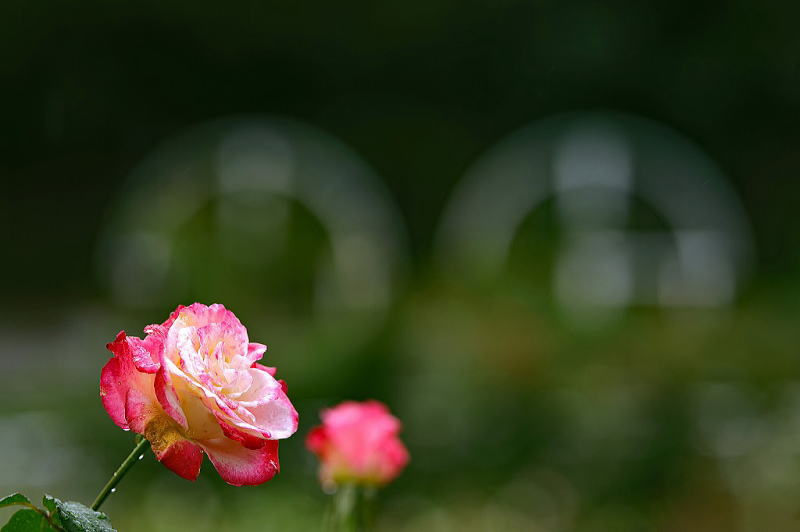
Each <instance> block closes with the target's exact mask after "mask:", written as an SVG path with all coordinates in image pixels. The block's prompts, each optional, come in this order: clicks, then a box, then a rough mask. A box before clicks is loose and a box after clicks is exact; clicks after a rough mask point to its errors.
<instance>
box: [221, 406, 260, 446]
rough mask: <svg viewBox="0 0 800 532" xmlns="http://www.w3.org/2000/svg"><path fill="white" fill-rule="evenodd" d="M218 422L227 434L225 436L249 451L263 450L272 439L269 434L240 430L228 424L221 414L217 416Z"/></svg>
mask: <svg viewBox="0 0 800 532" xmlns="http://www.w3.org/2000/svg"><path fill="white" fill-rule="evenodd" d="M217 422H218V423H219V426H220V428H221V429H222V432H223V434H225V436H227V437H228V438H230V439H232V440H236V441H238V442H239V443H241V444H242V445H244V446H245V447H247V448H248V449H260V448H262V447H263V446H264V444H265V443H266V442H267V440H268V439H269V437H270V434H269V433H267V434H264V433H257V435H256V434H252V433H250V432H246V431H243V430H239V429H238V428H236V427H234V426H233V425H231V424H230V423H228V422H227V421H226V420H225V418H224V417H222V416H221V415H219V414H217Z"/></svg>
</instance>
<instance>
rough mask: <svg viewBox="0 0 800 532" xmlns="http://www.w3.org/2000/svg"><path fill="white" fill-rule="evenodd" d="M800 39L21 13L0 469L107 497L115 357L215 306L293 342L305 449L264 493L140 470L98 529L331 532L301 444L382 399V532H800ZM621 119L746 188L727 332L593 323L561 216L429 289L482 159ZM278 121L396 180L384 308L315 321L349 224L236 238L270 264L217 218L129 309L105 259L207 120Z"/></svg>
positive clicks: (261, 17)
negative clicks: (401, 261) (135, 192)
mask: <svg viewBox="0 0 800 532" xmlns="http://www.w3.org/2000/svg"><path fill="white" fill-rule="evenodd" d="M798 15H800V7H798V6H793V5H788V4H786V3H783V2H776V1H768V2H760V3H759V2H737V3H723V2H712V1H709V2H702V3H696V2H677V3H676V2H671V3H668V4H667V3H659V2H639V3H635V2H610V3H609V2H602V3H600V2H586V3H577V2H574V3H564V2H555V1H543V2H522V1H515V0H505V1H502V2H466V3H464V2H447V1H443V2H402V3H401V2H380V3H366V2H363V3H350V4H341V3H338V4H337V3H325V2H315V3H311V4H309V3H303V4H291V3H284V4H282V5H277V6H270V5H268V4H264V3H257V2H242V3H229V4H225V5H222V4H220V3H213V2H195V3H192V4H191V5H188V4H187V5H185V6H181V5H178V4H172V5H171V4H168V3H167V4H165V3H156V2H125V1H116V2H79V3H75V2H62V1H54V2H48V3H41V4H37V3H34V2H19V1H7V2H3V4H2V5H0V43H2V44H1V45H0V109H2V111H3V113H2V116H3V120H2V122H0V138H1V139H2V140H3V142H0V176H1V177H2V179H3V183H4V191H5V193H4V194H3V195H2V200H1V201H2V202H3V203H2V211H3V214H4V215H5V217H6V219H7V222H6V228H7V229H6V236H5V238H4V240H3V247H4V255H3V256H4V258H5V260H3V261H2V263H0V268H1V269H2V278H3V279H4V281H5V283H4V284H3V298H4V299H3V302H4V306H3V310H2V311H1V312H0V362H2V368H3V369H2V373H0V374H2V376H3V379H2V380H3V386H4V400H3V401H2V402H0V451H2V453H3V456H4V457H14V458H9V459H5V461H4V462H3V463H0V488H2V490H5V491H8V492H11V491H15V490H20V491H24V492H25V493H32V494H34V495H35V494H36V493H37V490H38V492H42V493H43V492H44V491H48V492H52V493H56V494H58V495H59V496H62V497H64V498H69V499H75V500H82V501H84V502H88V501H89V500H91V497H92V496H93V495H94V494H95V493H96V492H97V490H98V489H99V488H100V486H101V485H102V484H103V482H105V480H106V477H107V476H108V475H109V474H110V473H111V471H112V470H113V468H114V467H115V466H116V465H117V464H118V462H119V461H120V460H121V459H122V458H123V457H124V456H125V454H126V453H127V452H128V449H129V448H130V446H132V443H131V442H130V435H129V434H125V433H123V432H122V431H120V430H118V429H117V428H116V427H115V426H114V425H113V424H112V423H111V421H110V420H109V419H108V418H107V416H106V414H105V412H104V411H103V410H102V407H101V405H100V402H99V400H98V397H97V380H98V378H99V371H100V368H101V366H102V364H103V363H104V362H105V360H106V358H107V356H108V354H107V353H106V352H105V351H104V350H103V345H104V344H105V342H107V341H110V340H111V339H112V338H113V336H114V334H115V333H116V332H117V331H118V330H120V329H123V328H124V329H125V330H127V331H128V332H129V333H131V334H136V333H137V332H138V331H140V330H141V329H142V327H143V326H145V325H146V324H149V323H152V322H156V321H160V320H162V319H163V318H164V317H165V316H166V315H167V313H168V312H169V311H170V310H171V309H172V308H174V307H175V306H176V305H177V304H178V303H189V302H191V300H195V299H196V300H201V301H204V302H206V303H211V302H214V301H219V302H222V303H224V304H226V305H227V306H228V307H230V308H232V309H233V310H234V311H235V312H236V313H237V314H238V315H239V316H240V318H241V319H242V321H243V322H244V323H245V325H246V326H247V327H248V329H249V331H250V336H251V338H252V339H253V340H255V341H262V342H265V343H267V344H269V345H270V351H268V354H267V356H266V361H267V363H269V364H270V365H277V366H278V368H279V376H281V377H282V378H285V379H286V380H287V382H288V384H289V391H290V396H291V397H292V399H293V401H294V402H295V404H296V406H297V407H298V410H299V411H300V414H301V429H300V431H299V433H298V434H297V435H296V436H294V437H293V438H291V439H290V440H288V441H286V442H285V443H282V445H281V466H282V471H281V474H280V475H279V476H278V477H277V478H276V479H275V480H274V481H272V482H270V483H268V484H266V485H264V486H261V487H257V488H231V487H229V486H226V485H225V484H224V483H222V482H221V481H220V479H219V478H217V476H216V475H215V474H214V472H213V471H212V469H211V467H210V466H208V464H206V466H205V467H204V471H203V473H202V475H201V478H200V479H199V480H198V482H197V483H196V484H189V483H187V482H185V481H183V480H182V479H179V478H177V477H174V476H173V475H171V473H169V472H168V471H166V470H165V469H164V468H163V467H161V466H160V465H158V464H157V463H155V461H154V460H152V459H147V460H143V461H142V462H141V463H140V464H138V465H137V467H136V468H135V469H134V470H133V471H132V472H131V473H130V474H129V476H128V478H126V479H125V481H124V483H123V484H122V485H121V487H120V490H119V493H117V494H115V495H114V496H112V497H111V498H110V499H109V501H108V503H107V506H105V507H104V510H105V511H106V512H107V513H108V514H109V516H110V517H111V519H112V521H113V522H114V523H115V526H116V527H118V528H119V529H120V530H132V531H133V530H154V531H171V530H185V529H191V530H214V531H220V530H221V531H225V530H231V531H233V530H314V529H316V528H317V527H318V524H319V522H320V521H321V518H322V514H323V511H324V508H325V505H326V502H327V501H326V497H325V495H324V494H323V493H321V491H320V490H319V488H318V486H317V485H316V479H315V467H316V466H315V464H314V462H313V459H312V457H311V456H310V455H309V454H308V453H307V452H306V451H305V450H304V448H303V438H304V436H305V433H306V432H307V431H308V429H309V428H310V427H311V426H312V425H314V424H316V422H317V412H318V410H319V409H320V408H321V407H324V406H327V405H331V404H334V403H335V402H337V401H339V400H342V399H345V398H353V399H363V398H367V397H374V398H376V399H380V400H383V401H385V402H387V403H388V404H389V405H390V406H391V408H392V410H393V411H394V412H396V414H397V415H398V417H400V418H401V419H402V420H403V421H404V426H405V431H404V438H405V440H406V441H407V443H408V446H409V449H410V452H411V455H412V463H411V465H410V466H409V468H408V470H407V471H406V472H405V473H404V474H403V476H401V477H400V479H399V480H398V481H397V482H396V483H395V484H393V485H392V486H389V487H388V488H387V489H386V490H385V492H384V493H383V495H382V498H381V499H382V509H381V517H380V528H381V529H384V530H514V529H520V530H523V529H524V530H537V531H560V530H576V531H587V532H589V531H607V530H659V531H662V530H674V531H704V532H706V531H716V530H718V531H728V530H743V531H750V530H765V529H770V530H793V529H796V528H798V526H800V520H799V519H800V518H799V517H798V516H800V361H799V360H798V356H797V348H796V346H797V341H798V335H797V316H798V311H800V303H798V301H799V300H800V298H798V293H800V269H799V267H800V245H798V244H800V241H798V240H799V239H800V217H798V216H797V214H796V212H795V210H796V204H797V200H798V198H799V197H800V180H798V179H797V173H798V170H800V152H798V150H797V141H798V138H800V126H799V125H798V124H800V122H799V121H798V120H797V117H798V112H799V111H800V92H798V91H797V90H796V88H797V87H798V85H800V69H799V68H798V57H800V55H798V52H800V46H799V45H800V34H798V33H797V31H796V27H795V26H796V24H795V21H796V20H797V16H798ZM598 107H599V108H610V109H618V110H623V111H627V112H631V113H635V114H638V115H642V116H646V117H649V118H652V119H655V120H658V121H660V122H661V123H664V124H668V125H670V126H672V127H673V128H675V129H677V130H679V131H681V132H683V133H684V134H686V135H687V136H688V137H690V138H691V139H692V140H694V141H695V142H696V144H697V145H698V146H700V147H701V148H702V149H703V150H704V151H705V152H706V154H708V155H709V156H710V157H711V159H713V160H714V161H715V162H716V163H717V164H718V165H719V166H720V167H721V169H722V171H723V173H724V174H725V175H726V176H728V177H729V178H730V180H731V185H732V187H733V189H734V190H735V191H736V192H737V194H738V196H739V198H740V199H741V201H742V203H743V205H744V208H745V211H746V213H747V215H748V217H749V222H750V223H751V224H752V226H753V230H754V236H755V242H756V248H757V249H756V264H755V268H754V272H753V275H752V277H751V279H750V280H749V281H748V282H747V283H746V284H745V285H744V286H743V287H742V292H741V294H740V297H739V298H738V299H737V301H736V302H735V304H734V305H732V306H730V307H725V308H720V309H665V308H646V307H643V308H635V309H631V310H629V311H627V312H625V313H624V314H623V315H622V316H621V317H620V318H619V319H617V320H614V321H611V322H609V323H608V324H606V325H604V326H603V327H600V328H596V329H588V330H584V329H581V328H576V327H574V326H573V325H572V324H570V322H569V321H568V320H566V319H565V318H564V316H563V315H562V314H561V312H560V311H559V308H558V306H557V305H556V304H555V302H554V301H553V297H552V293H551V290H550V287H549V284H548V279H549V278H550V273H551V269H552V262H553V255H554V253H555V252H554V250H555V249H556V247H557V241H558V238H559V233H558V223H557V220H556V219H555V215H554V214H553V213H552V212H549V211H548V207H547V206H545V208H544V209H543V210H542V211H540V212H538V213H533V214H531V218H529V219H528V220H527V221H526V222H525V223H524V224H523V226H522V227H521V230H520V234H519V235H518V238H517V240H516V241H515V242H514V245H513V247H512V254H511V260H510V261H509V264H508V268H507V270H506V271H505V272H504V273H503V275H502V276H500V277H499V278H497V279H492V280H490V281H483V282H481V281H475V280H474V279H467V278H461V277H459V276H458V275H456V274H454V273H453V272H451V271H448V270H447V269H446V268H442V267H441V265H437V264H436V263H435V261H434V260H433V259H434V252H435V246H436V244H435V239H434V235H435V232H436V229H437V227H438V224H439V221H440V217H441V215H442V212H443V209H444V206H445V204H446V202H447V201H448V199H449V198H450V197H451V193H452V191H453V189H454V186H455V185H456V183H457V182H458V180H459V179H460V178H461V177H462V175H463V173H464V171H465V170H466V169H467V168H468V167H469V166H470V164H471V163H473V162H474V161H475V160H476V159H477V157H478V156H479V155H480V154H482V153H484V151H485V150H487V149H488V148H489V147H490V146H492V145H493V144H495V142H497V141H498V140H500V139H502V138H504V137H505V136H506V135H508V134H509V133H511V132H512V131H514V130H516V129H517V128H518V127H520V126H523V125H525V124H528V123H530V122H531V121H534V120H536V119H539V118H542V117H545V116H548V115H551V114H553V113H557V112H562V111H567V110H576V109H586V108H598ZM261 113H267V114H270V115H281V116H288V117H292V118H295V119H298V120H302V121H304V122H306V123H309V124H312V125H314V126H316V127H318V128H320V129H322V130H324V131H326V132H327V133H329V134H331V135H333V136H334V137H336V138H338V139H341V140H343V141H344V142H345V143H346V144H347V145H349V146H350V147H351V148H352V149H353V150H355V152H356V153H358V155H359V156H360V157H363V158H364V159H365V160H366V161H367V162H368V163H369V164H370V165H371V166H372V167H373V168H374V169H375V171H376V173H377V174H378V175H379V176H380V178H381V179H382V180H384V182H385V184H386V186H387V187H388V190H389V196H390V197H391V199H392V200H393V202H394V203H396V204H397V206H398V207H399V211H400V215H401V219H402V221H403V223H404V224H405V226H406V227H407V229H408V239H407V240H408V242H407V244H408V247H409V250H410V253H409V257H410V260H409V265H408V266H409V268H408V269H407V271H406V272H405V273H404V274H403V277H402V278H401V279H400V280H399V282H397V283H396V285H395V287H394V292H393V297H392V299H391V301H390V304H389V305H388V307H387V308H386V309H384V312H381V313H372V312H368V311H366V312H361V313H359V312H357V311H354V312H349V313H341V314H339V313H336V312H332V313H327V314H324V315H321V314H320V313H319V312H318V311H317V310H315V308H316V307H315V302H314V287H315V286H316V285H315V284H314V283H315V278H314V274H315V272H316V270H315V268H314V265H315V264H317V262H319V261H320V260H322V258H323V257H324V256H325V254H326V253H327V252H328V248H327V247H326V246H327V245H328V244H327V243H326V240H325V238H326V236H325V228H324V227H323V226H322V224H321V223H320V222H319V220H316V219H315V218H314V216H313V213H311V212H309V211H308V210H307V209H306V208H304V207H303V206H302V205H299V204H297V203H293V202H291V201H286V202H283V203H282V205H283V207H280V208H285V209H286V210H287V212H288V215H287V216H288V220H289V222H288V227H289V230H288V233H287V235H288V236H287V238H288V240H287V242H288V243H287V244H286V246H284V247H282V248H281V253H280V254H278V255H277V256H276V257H270V256H269V254H268V253H267V252H266V251H267V250H268V249H269V248H268V246H270V245H272V243H271V242H270V241H269V240H268V238H267V239H266V240H259V237H258V235H256V236H247V235H245V236H242V239H241V241H236V240H232V241H229V242H227V245H230V246H232V247H233V249H234V250H252V252H253V254H254V256H255V258H256V259H257V260H255V262H253V263H249V264H248V263H236V262H233V261H231V260H229V259H228V258H226V256H225V255H224V253H222V252H221V251H220V249H221V248H220V247H219V245H220V243H219V242H217V243H216V244H215V245H214V246H211V245H209V244H208V243H209V242H210V241H213V238H214V235H215V232H216V231H217V228H216V226H215V220H217V218H216V216H217V214H218V208H219V205H217V204H215V203H213V202H210V203H209V204H208V205H206V207H205V208H204V209H203V210H200V211H198V212H197V213H196V215H195V216H194V217H193V218H191V219H190V220H189V221H188V222H187V223H186V224H185V225H184V226H182V227H181V229H180V231H179V233H178V236H177V237H176V249H177V251H176V253H177V256H178V257H179V259H180V261H181V264H183V265H187V266H186V269H185V270H184V271H185V273H186V277H185V279H186V286H185V290H184V291H183V292H182V294H183V295H184V297H186V300H183V301H172V300H167V299H164V300H160V301H158V302H156V303H153V304H150V305H149V306H143V307H138V308H136V307H128V306H126V305H124V303H121V302H120V301H118V300H114V299H113V298H112V297H111V295H110V293H109V290H108V287H107V285H106V284H104V283H103V281H102V279H101V276H100V275H98V273H97V267H96V265H97V260H98V259H97V255H98V253H99V251H98V247H97V244H98V241H99V239H100V237H101V235H102V234H103V232H104V231H105V230H106V229H107V228H108V226H109V224H110V223H112V222H113V220H114V219H115V215H116V214H117V213H118V211H117V209H118V208H119V207H120V206H121V205H124V204H125V201H126V198H127V196H126V195H125V194H126V191H127V190H128V189H127V188H126V186H127V185H126V177H127V176H129V174H130V173H131V171H132V170H133V169H134V168H135V167H136V166H137V165H138V164H139V163H140V162H141V161H142V160H143V159H145V158H146V157H147V156H148V155H149V154H151V153H152V151H153V150H154V149H155V148H156V147H157V146H159V145H161V144H162V143H163V142H165V141H166V140H167V139H169V138H171V137H173V136H174V135H176V134H179V133H181V132H183V131H185V130H186V129H188V128H190V127H193V126H195V125H196V124H199V123H205V122H208V121H211V120H216V119H218V118H222V117H229V116H236V115H250V114H261ZM262 201H263V203H259V202H262ZM272 201H273V200H262V199H258V198H255V199H253V200H252V202H251V203H250V204H249V210H248V209H242V210H241V215H242V216H243V217H245V216H251V215H252V213H253V212H257V211H258V209H263V210H264V212H270V211H271V210H272V209H275V208H278V207H276V205H275V204H273V203H271V202H272ZM476 215H479V213H476ZM638 216H640V219H639V221H638V223H642V224H648V223H651V224H657V223H658V220H656V221H653V220H651V219H649V218H648V214H647V213H639V215H638ZM537 217H538V218H537ZM642 220H643V221H642ZM253 223H257V222H256V221H254V222H253ZM245 225H246V224H245ZM541 227H544V228H545V230H537V229H536V228H541ZM265 238H266V237H265ZM215 246H217V247H215ZM9 515H10V512H8V511H7V510H2V511H0V521H3V520H4V519H7V517H8V516H9Z"/></svg>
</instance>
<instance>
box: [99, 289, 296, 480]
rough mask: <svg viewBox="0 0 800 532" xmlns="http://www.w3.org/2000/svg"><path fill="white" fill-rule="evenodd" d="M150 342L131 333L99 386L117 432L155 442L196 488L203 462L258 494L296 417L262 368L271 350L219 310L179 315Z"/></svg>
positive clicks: (154, 329) (195, 309) (150, 333)
mask: <svg viewBox="0 0 800 532" xmlns="http://www.w3.org/2000/svg"><path fill="white" fill-rule="evenodd" d="M144 332H145V333H146V336H145V338H144V339H140V338H137V337H135V336H127V335H126V334H125V332H124V331H122V332H120V333H119V334H118V335H117V338H116V339H115V340H114V341H113V342H111V343H110V344H108V346H107V347H108V349H109V351H111V352H112V353H113V354H114V356H113V357H112V358H111V359H110V360H109V361H108V363H107V364H106V365H105V367H104V368H103V372H102V374H101V376H100V396H101V398H102V401H103V406H104V407H105V409H106V411H107V412H108V414H109V416H111V419H112V420H114V423H116V424H117V425H119V426H120V427H122V428H123V429H124V430H132V431H134V432H136V433H138V434H141V435H143V436H144V437H145V438H147V440H149V442H150V445H151V447H152V449H153V453H154V454H155V455H156V458H157V459H158V460H159V461H160V462H161V463H163V464H164V465H165V466H167V467H168V468H169V469H171V470H172V471H174V472H175V473H177V474H178V475H180V476H181V477H183V478H186V479H189V480H195V479H196V478H197V476H198V474H199V473H200V465H201V463H202V461H203V453H206V454H207V455H208V457H209V459H210V460H211V463H212V464H214V467H215V468H216V469H217V471H218V472H219V474H220V476H221V477H222V478H223V479H224V480H225V481H226V482H228V483H229V484H233V485H235V486H242V485H255V484H261V483H263V482H266V481H268V480H270V479H271V478H272V477H273V476H275V474H276V473H277V472H278V470H279V463H278V440H281V439H284V438H288V437H289V436H291V435H292V434H294V432H295V431H296V430H297V423H298V416H297V412H296V411H295V409H294V407H293V406H292V403H291V402H290V401H289V398H288V397H287V395H286V384H285V383H284V382H283V381H278V380H275V378H274V376H275V368H270V367H266V366H262V365H261V364H259V363H258V362H257V361H258V360H260V359H261V357H262V355H263V354H264V351H266V349H267V347H266V346H265V345H263V344H258V343H252V342H250V341H249V340H248V337H247V329H245V328H244V326H243V325H242V324H241V322H239V320H238V319H237V318H236V316H235V315H234V314H233V313H232V312H231V311H229V310H227V309H226V308H225V307H224V306H222V305H211V306H205V305H202V304H200V303H195V304H193V305H189V306H188V307H183V306H179V307H178V308H177V309H175V311H174V312H173V313H172V314H171V315H170V316H169V318H168V319H167V321H165V322H164V323H162V324H161V325H150V326H148V327H146V328H145V330H144Z"/></svg>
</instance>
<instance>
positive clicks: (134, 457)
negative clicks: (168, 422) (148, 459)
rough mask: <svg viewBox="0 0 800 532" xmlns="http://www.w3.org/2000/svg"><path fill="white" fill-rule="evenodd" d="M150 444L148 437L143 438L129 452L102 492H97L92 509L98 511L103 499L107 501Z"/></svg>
mask: <svg viewBox="0 0 800 532" xmlns="http://www.w3.org/2000/svg"><path fill="white" fill-rule="evenodd" d="M149 444H150V442H149V441H147V439H145V438H141V440H140V441H139V442H138V443H137V444H136V447H134V448H133V451H131V454H129V455H128V457H127V458H126V459H125V460H123V461H122V463H121V464H120V466H119V467H118V468H117V470H116V471H114V474H113V475H111V478H110V479H109V481H108V482H107V483H106V485H105V486H103V489H101V490H100V493H98V494H97V497H96V498H95V499H94V502H93V503H92V510H95V511H96V510H97V509H98V508H100V505H101V504H103V501H105V500H106V498H107V497H108V496H109V494H110V493H111V492H112V491H114V488H115V487H116V485H117V484H119V481H120V480H122V477H124V476H125V473H127V472H128V470H129V469H130V468H132V467H133V464H135V463H136V462H138V461H139V457H140V456H141V455H142V453H143V452H144V451H145V448H146V447H147V446H148V445H149Z"/></svg>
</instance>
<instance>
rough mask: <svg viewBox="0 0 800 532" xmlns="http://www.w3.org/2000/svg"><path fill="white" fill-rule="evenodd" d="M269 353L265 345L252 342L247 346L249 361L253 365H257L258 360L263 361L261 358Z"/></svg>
mask: <svg viewBox="0 0 800 532" xmlns="http://www.w3.org/2000/svg"><path fill="white" fill-rule="evenodd" d="M266 351H267V346H265V345H264V344H258V343H255V342H250V343H249V344H248V345H247V360H248V361H250V362H251V363H255V362H256V361H258V360H261V357H263V356H264V353H265V352H266Z"/></svg>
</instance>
